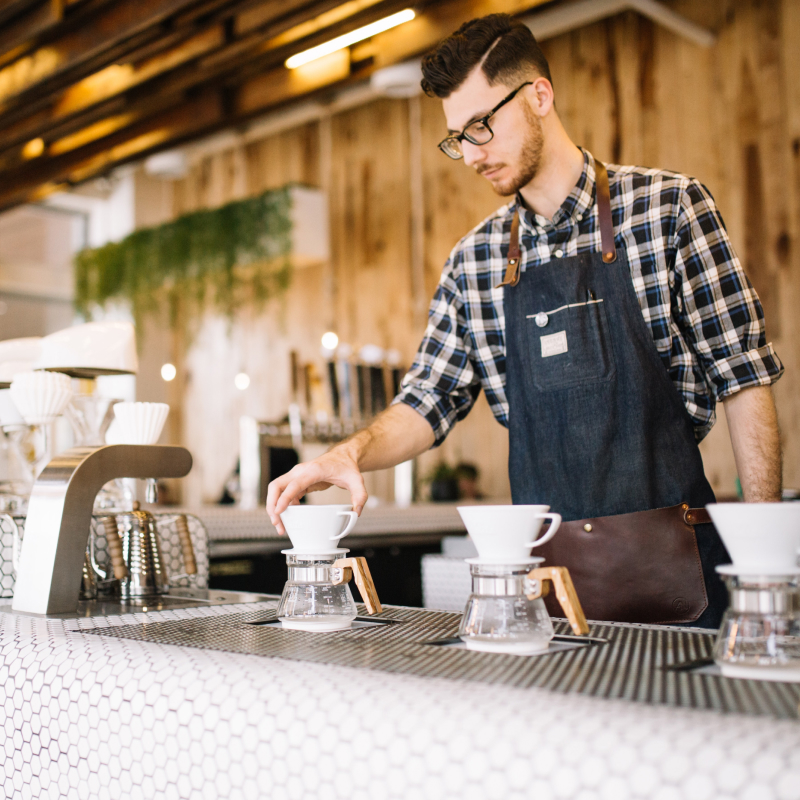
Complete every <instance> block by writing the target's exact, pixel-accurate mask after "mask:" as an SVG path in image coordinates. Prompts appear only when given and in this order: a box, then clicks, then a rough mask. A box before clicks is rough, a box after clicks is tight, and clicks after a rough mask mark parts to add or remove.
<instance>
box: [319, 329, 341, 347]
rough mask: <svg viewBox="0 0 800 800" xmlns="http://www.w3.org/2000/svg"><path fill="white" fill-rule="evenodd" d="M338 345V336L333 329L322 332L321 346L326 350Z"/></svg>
mask: <svg viewBox="0 0 800 800" xmlns="http://www.w3.org/2000/svg"><path fill="white" fill-rule="evenodd" d="M338 345H339V337H338V336H337V335H336V334H335V333H334V332H333V331H328V332H327V333H323V334H322V346H323V347H324V348H325V349H326V350H335V349H336V348H337V346H338Z"/></svg>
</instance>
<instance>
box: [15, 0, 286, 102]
mask: <svg viewBox="0 0 800 800" xmlns="http://www.w3.org/2000/svg"><path fill="white" fill-rule="evenodd" d="M252 2H253V0H136V2H130V1H129V0H126V1H125V2H114V1H113V0H111V1H110V0H88V2H87V3H86V4H85V5H79V6H78V7H77V8H76V11H75V15H74V16H68V17H67V19H66V20H65V21H64V22H63V23H62V24H61V25H60V26H59V28H58V34H59V35H58V36H57V38H55V39H53V40H52V41H35V40H31V41H30V42H29V44H30V45H31V46H30V47H29V48H28V50H27V51H25V52H24V53H19V52H18V53H17V58H16V60H15V61H13V62H11V63H9V64H7V65H6V66H5V67H4V68H3V69H2V70H0V103H2V105H0V111H2V112H7V111H8V110H10V109H11V108H13V107H14V105H15V103H20V104H25V103H27V102H28V101H29V100H30V99H31V93H36V92H41V91H42V90H44V91H45V92H53V91H58V90H60V89H61V88H63V87H64V86H66V85H68V84H69V83H71V82H74V81H76V80H80V79H81V78H84V77H86V76H87V75H89V74H91V73H93V72H96V71H98V70H99V69H102V68H103V67H105V66H107V65H108V64H113V63H115V62H117V61H119V60H121V59H125V58H127V57H131V56H132V54H134V53H135V51H136V50H140V49H142V48H144V47H146V46H148V45H149V46H150V47H151V48H155V49H157V48H159V47H160V46H163V47H164V48H167V47H169V46H171V45H172V44H173V43H174V40H175V39H176V38H180V36H181V34H182V35H183V36H184V37H189V36H192V35H194V34H195V33H197V32H198V31H199V30H202V28H203V27H207V26H208V25H211V24H215V21H217V20H218V18H219V17H220V16H223V15H224V14H229V13H232V11H235V9H236V8H237V7H247V6H249V5H251V4H252ZM286 4H288V5H290V6H292V5H295V4H296V0H295V2H292V0H286ZM78 12H81V13H80V14H78ZM214 15H216V17H217V20H215V19H214V18H213V17H214ZM165 37H166V41H164V43H163V45H161V44H160V42H162V40H164V38H165ZM8 47H10V45H9V46H7V45H6V43H5V42H4V41H3V36H2V34H0V52H2V51H5V50H7V49H8ZM14 76H16V80H13V79H12V78H13V77H14ZM4 85H5V91H4ZM11 89H13V91H10V90H11Z"/></svg>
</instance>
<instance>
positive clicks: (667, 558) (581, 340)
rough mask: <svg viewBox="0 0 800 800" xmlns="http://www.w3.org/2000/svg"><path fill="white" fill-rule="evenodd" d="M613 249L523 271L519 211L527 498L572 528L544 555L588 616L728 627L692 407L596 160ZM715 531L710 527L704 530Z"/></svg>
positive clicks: (517, 469) (518, 443)
mask: <svg viewBox="0 0 800 800" xmlns="http://www.w3.org/2000/svg"><path fill="white" fill-rule="evenodd" d="M596 172H597V182H596V184H597V198H598V212H599V219H600V230H601V238H602V251H603V252H602V253H587V254H582V255H578V256H574V257H571V258H560V259H554V260H552V261H550V262H548V263H544V264H541V265H539V266H536V267H534V268H531V269H529V270H526V271H525V272H524V273H521V274H520V264H519V260H520V256H519V242H518V235H519V234H518V230H519V220H518V216H517V214H515V215H514V220H513V221H512V231H511V242H510V245H509V252H508V270H507V272H506V276H505V279H504V281H503V285H504V287H505V290H504V307H505V319H506V348H507V356H506V390H507V395H508V403H509V442H510V453H509V478H510V482H511V491H512V498H513V502H514V503H524V504H539V503H546V504H548V505H549V506H550V507H551V508H552V509H553V510H554V511H558V512H559V513H560V514H561V515H562V517H563V519H564V520H565V524H564V526H563V528H562V530H561V531H560V532H559V534H558V535H557V536H555V537H554V538H553V540H552V541H551V542H549V543H548V544H546V545H543V546H542V547H541V548H540V550H539V551H538V553H537V554H541V555H543V556H544V557H545V558H546V559H547V561H548V563H550V564H554V565H555V564H557V565H559V566H566V567H567V568H568V569H569V570H570V573H571V575H572V578H573V582H574V584H575V588H576V590H577V592H578V596H579V598H580V600H581V603H582V604H583V607H584V610H585V611H586V615H587V617H589V618H590V619H598V620H616V621H624V622H648V623H668V622H669V623H689V622H692V623H694V624H700V625H705V626H708V627H716V626H717V625H718V624H719V621H720V619H721V615H722V613H723V612H724V610H725V608H726V606H727V596H726V592H725V588H724V585H723V584H722V581H721V580H720V579H719V577H718V576H717V574H716V572H715V571H714V567H715V566H716V565H717V564H720V563H727V562H729V560H730V559H728V558H727V553H726V551H725V548H724V546H723V545H722V541H721V540H720V538H719V536H718V534H717V533H716V531H715V530H714V528H713V526H711V525H710V523H709V522H708V516H707V513H706V512H705V511H704V510H703V509H704V507H705V505H706V504H707V503H712V502H714V499H715V498H714V493H713V491H712V489H711V486H710V485H709V483H708V481H707V480H706V477H705V474H704V472H703V464H702V460H701V457H700V451H699V448H698V446H697V442H696V440H695V437H694V429H693V425H692V421H691V418H690V417H689V414H688V412H687V411H686V407H685V405H684V403H683V400H682V398H681V396H680V394H679V393H678V391H677V389H676V388H675V386H674V384H673V383H672V380H671V379H670V377H669V374H668V372H667V370H666V369H665V368H664V365H663V363H662V361H661V359H660V357H659V355H658V351H657V350H656V347H655V343H654V342H653V338H652V334H651V333H650V331H649V330H648V329H647V326H646V324H645V321H644V319H643V317H642V312H641V308H640V306H639V302H638V300H637V297H636V294H635V292H634V288H633V284H632V281H631V275H630V270H629V267H628V261H627V258H626V257H625V255H624V253H617V252H616V250H615V247H614V238H613V226H612V221H611V220H612V218H611V205H610V197H609V190H608V174H607V172H606V170H605V167H604V166H603V165H602V164H600V163H599V162H596ZM697 523H704V524H697Z"/></svg>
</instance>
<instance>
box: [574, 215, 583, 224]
mask: <svg viewBox="0 0 800 800" xmlns="http://www.w3.org/2000/svg"><path fill="white" fill-rule="evenodd" d="M575 219H576V220H578V222H580V221H581V220H582V219H583V214H578V216H576V217H575Z"/></svg>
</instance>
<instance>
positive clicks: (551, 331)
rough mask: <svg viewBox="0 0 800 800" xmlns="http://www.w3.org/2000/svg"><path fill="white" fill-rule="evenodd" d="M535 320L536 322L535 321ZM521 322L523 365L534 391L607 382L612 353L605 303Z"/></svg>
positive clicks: (578, 305)
mask: <svg viewBox="0 0 800 800" xmlns="http://www.w3.org/2000/svg"><path fill="white" fill-rule="evenodd" d="M537 317H538V321H537ZM543 319H544V316H543V315H542V314H541V313H539V314H533V315H530V316H528V317H527V318H526V320H525V339H526V340H525V347H524V353H525V356H524V358H525V362H526V365H527V368H528V371H529V378H530V379H531V380H532V381H533V383H534V385H535V386H536V387H537V388H538V389H544V390H547V389H562V388H567V387H571V386H582V385H584V384H589V383H598V382H605V381H609V380H611V378H613V377H614V353H613V350H612V346H611V338H610V336H609V332H608V320H607V318H606V311H605V303H604V302H602V301H599V302H598V301H594V302H590V303H580V304H575V305H572V306H569V307H567V308H564V309H563V310H561V309H560V310H558V311H557V313H552V312H551V313H550V314H548V315H547V317H546V322H545V324H544V325H541V322H542V320H543Z"/></svg>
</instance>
